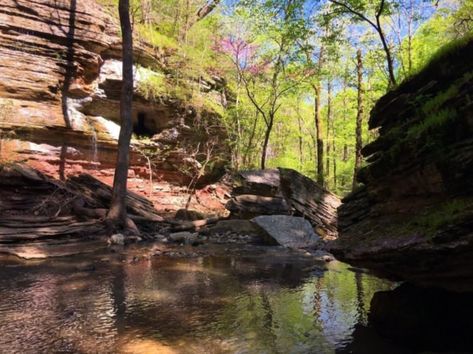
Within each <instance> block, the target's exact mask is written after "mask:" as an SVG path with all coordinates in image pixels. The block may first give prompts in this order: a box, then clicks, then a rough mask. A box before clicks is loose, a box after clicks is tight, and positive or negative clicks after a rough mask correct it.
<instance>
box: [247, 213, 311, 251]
mask: <svg viewBox="0 0 473 354" xmlns="http://www.w3.org/2000/svg"><path fill="white" fill-rule="evenodd" d="M253 222H254V223H256V224H257V225H258V226H259V227H261V228H262V229H263V230H264V231H266V233H267V235H268V236H269V238H270V239H269V241H270V242H271V243H277V244H279V245H281V246H284V247H289V248H312V247H315V246H317V244H318V243H319V242H320V237H319V236H318V235H317V234H316V233H315V232H314V229H313V228H312V225H311V224H310V222H308V221H307V220H306V219H304V218H301V217H295V216H288V215H262V216H258V217H256V218H254V219H253Z"/></svg>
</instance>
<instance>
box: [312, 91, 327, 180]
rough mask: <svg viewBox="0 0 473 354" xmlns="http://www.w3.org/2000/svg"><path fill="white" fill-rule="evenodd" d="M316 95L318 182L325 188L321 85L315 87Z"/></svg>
mask: <svg viewBox="0 0 473 354" xmlns="http://www.w3.org/2000/svg"><path fill="white" fill-rule="evenodd" d="M313 89H314V93H315V100H314V106H315V107H314V111H315V112H314V121H315V136H316V141H317V171H316V174H317V182H318V183H319V184H320V185H321V186H323V185H325V176H324V141H323V139H322V124H321V117H320V106H321V102H320V94H321V91H322V90H321V87H320V84H319V83H317V84H316V85H314V86H313Z"/></svg>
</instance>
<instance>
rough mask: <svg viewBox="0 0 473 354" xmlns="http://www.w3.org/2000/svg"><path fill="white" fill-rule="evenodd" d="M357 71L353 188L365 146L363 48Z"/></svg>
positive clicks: (358, 59) (357, 54)
mask: <svg viewBox="0 0 473 354" xmlns="http://www.w3.org/2000/svg"><path fill="white" fill-rule="evenodd" d="M356 62H357V65H356V72H357V77H358V109H357V112H356V146H355V171H354V173H353V188H352V189H353V190H355V188H356V185H357V183H356V177H357V174H358V171H359V169H360V167H361V163H362V162H363V157H362V155H361V148H362V147H363V139H362V124H363V58H362V55H361V50H360V49H358V51H357V52H356Z"/></svg>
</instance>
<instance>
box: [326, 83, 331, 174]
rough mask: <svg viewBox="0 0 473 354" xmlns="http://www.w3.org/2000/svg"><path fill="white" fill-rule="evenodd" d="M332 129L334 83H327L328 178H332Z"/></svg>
mask: <svg viewBox="0 0 473 354" xmlns="http://www.w3.org/2000/svg"><path fill="white" fill-rule="evenodd" d="M331 128H332V83H331V82H330V80H329V81H328V82H327V129H326V130H325V131H326V133H325V141H326V145H327V153H326V167H325V171H326V173H327V178H329V176H330V153H331V150H332V142H331V137H330V129H331Z"/></svg>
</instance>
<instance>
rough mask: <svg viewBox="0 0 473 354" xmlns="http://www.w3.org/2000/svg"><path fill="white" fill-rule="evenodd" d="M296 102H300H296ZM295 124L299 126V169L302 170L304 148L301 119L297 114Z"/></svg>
mask: <svg viewBox="0 0 473 354" xmlns="http://www.w3.org/2000/svg"><path fill="white" fill-rule="evenodd" d="M298 104H300V103H299V102H298ZM297 124H298V127H299V170H300V171H302V167H303V166H304V156H303V154H304V152H303V151H304V149H303V148H302V120H301V116H300V115H299V114H298V115H297Z"/></svg>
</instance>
